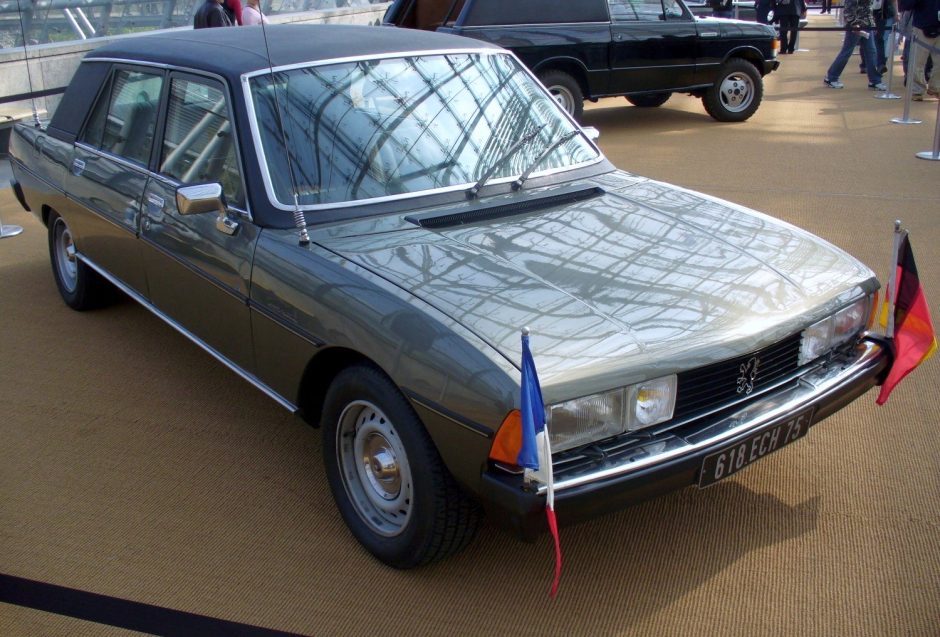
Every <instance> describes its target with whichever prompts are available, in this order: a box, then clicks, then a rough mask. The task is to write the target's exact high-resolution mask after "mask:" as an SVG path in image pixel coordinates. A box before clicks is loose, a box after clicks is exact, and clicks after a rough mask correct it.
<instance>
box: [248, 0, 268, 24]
mask: <svg viewBox="0 0 940 637" xmlns="http://www.w3.org/2000/svg"><path fill="white" fill-rule="evenodd" d="M258 2H259V0H248V6H246V7H245V8H244V9H242V26H246V27H247V26H251V25H253V24H261V23H262V22H263V23H265V24H267V23H268V19H267V18H266V17H265V16H264V15H263V14H262V13H261V8H260V7H259V6H258Z"/></svg>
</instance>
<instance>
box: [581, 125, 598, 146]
mask: <svg viewBox="0 0 940 637" xmlns="http://www.w3.org/2000/svg"><path fill="white" fill-rule="evenodd" d="M581 130H583V131H584V134H585V135H587V138H588V139H590V140H591V141H592V142H596V141H597V140H598V139H599V138H600V136H601V132H600V131H599V130H597V129H596V128H594V127H593V126H583V127H582V128H581Z"/></svg>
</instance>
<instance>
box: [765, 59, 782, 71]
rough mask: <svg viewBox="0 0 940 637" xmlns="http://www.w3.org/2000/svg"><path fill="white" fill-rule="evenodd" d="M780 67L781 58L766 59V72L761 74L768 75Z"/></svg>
mask: <svg viewBox="0 0 940 637" xmlns="http://www.w3.org/2000/svg"><path fill="white" fill-rule="evenodd" d="M778 68H780V60H777V59H773V60H764V72H763V73H762V74H761V75H767V74H769V73H772V72H774V71H776V70H777V69H778Z"/></svg>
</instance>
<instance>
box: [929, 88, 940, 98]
mask: <svg viewBox="0 0 940 637" xmlns="http://www.w3.org/2000/svg"><path fill="white" fill-rule="evenodd" d="M927 95H929V96H930V97H932V98H934V99H940V91H931V90H930V89H927Z"/></svg>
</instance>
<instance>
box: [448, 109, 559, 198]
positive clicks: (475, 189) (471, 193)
mask: <svg viewBox="0 0 940 637" xmlns="http://www.w3.org/2000/svg"><path fill="white" fill-rule="evenodd" d="M543 128H545V124H540V125H539V126H536V127H535V128H534V129H533V130H531V131H529V132H528V133H526V134H525V135H523V136H522V137H520V138H519V139H517V140H516V142H515V143H514V144H513V145H512V146H510V147H509V149H508V150H507V151H506V152H505V153H503V156H502V157H500V158H499V159H497V160H496V161H495V162H493V165H492V166H490V167H489V168H488V169H487V171H486V172H485V173H483V176H482V177H480V180H479V181H478V182H477V183H475V184H473V186H472V187H471V188H470V190H468V191H467V199H473V198H475V197H476V196H477V193H479V192H480V188H482V187H483V186H484V185H485V184H486V182H487V181H489V179H490V177H492V176H493V173H495V172H496V169H497V168H499V167H500V166H502V165H503V164H504V163H505V162H506V160H507V159H509V158H510V157H512V156H513V155H515V154H516V151H517V150H519V149H520V148H522V147H523V146H524V145H525V144H528V143H529V142H530V141H532V140H533V139H534V138H535V136H536V135H538V134H539V133H540V132H541V131H542V129H543Z"/></svg>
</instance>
